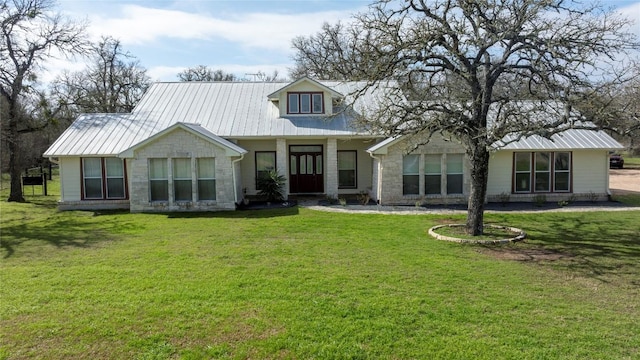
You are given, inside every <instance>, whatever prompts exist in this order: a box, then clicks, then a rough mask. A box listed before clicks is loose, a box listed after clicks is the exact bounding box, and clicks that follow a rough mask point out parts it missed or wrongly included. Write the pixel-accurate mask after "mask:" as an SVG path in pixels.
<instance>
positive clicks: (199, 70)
mask: <svg viewBox="0 0 640 360" xmlns="http://www.w3.org/2000/svg"><path fill="white" fill-rule="evenodd" d="M178 79H180V81H238V78H237V77H236V76H235V75H234V74H231V73H226V72H224V71H223V70H222V69H217V70H213V69H211V68H209V67H208V66H206V65H198V66H196V67H192V68H188V69H185V70H184V71H182V72H180V73H179V74H178Z"/></svg>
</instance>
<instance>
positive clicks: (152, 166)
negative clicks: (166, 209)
mask: <svg viewBox="0 0 640 360" xmlns="http://www.w3.org/2000/svg"><path fill="white" fill-rule="evenodd" d="M168 174H169V171H168V167H167V159H149V196H150V200H151V201H168V200H169V176H168Z"/></svg>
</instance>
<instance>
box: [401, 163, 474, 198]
mask: <svg viewBox="0 0 640 360" xmlns="http://www.w3.org/2000/svg"><path fill="white" fill-rule="evenodd" d="M421 161H422V162H421ZM463 162H464V156H463V154H422V155H420V154H411V155H406V156H405V157H404V158H403V160H402V193H403V194H404V195H458V194H462V193H463V185H464V182H463V180H464V166H463ZM421 181H422V184H423V186H424V188H420V184H421Z"/></svg>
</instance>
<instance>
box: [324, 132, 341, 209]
mask: <svg viewBox="0 0 640 360" xmlns="http://www.w3.org/2000/svg"><path fill="white" fill-rule="evenodd" d="M325 173H326V175H327V186H326V187H325V193H326V194H327V197H331V198H337V197H338V144H337V141H336V139H327V164H326V167H325Z"/></svg>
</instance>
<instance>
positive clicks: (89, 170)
mask: <svg viewBox="0 0 640 360" xmlns="http://www.w3.org/2000/svg"><path fill="white" fill-rule="evenodd" d="M82 174H83V176H84V198H85V199H102V159H100V158H86V159H82Z"/></svg>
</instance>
